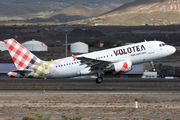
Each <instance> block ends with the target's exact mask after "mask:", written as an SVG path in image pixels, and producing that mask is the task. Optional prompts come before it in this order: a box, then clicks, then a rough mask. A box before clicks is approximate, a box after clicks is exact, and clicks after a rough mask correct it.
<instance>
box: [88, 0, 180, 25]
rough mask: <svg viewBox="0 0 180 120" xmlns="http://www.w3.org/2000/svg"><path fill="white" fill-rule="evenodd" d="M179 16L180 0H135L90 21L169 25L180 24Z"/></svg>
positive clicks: (110, 23) (114, 23) (95, 22)
mask: <svg viewBox="0 0 180 120" xmlns="http://www.w3.org/2000/svg"><path fill="white" fill-rule="evenodd" d="M179 16H180V0H148V1H145V0H135V1H133V2H130V3H127V4H125V5H122V6H120V7H118V8H116V9H114V10H112V11H110V12H108V13H106V14H103V15H101V16H98V17H94V18H91V20H89V21H91V24H95V25H145V24H149V25H167V24H180V17H179ZM92 21H93V22H92Z"/></svg>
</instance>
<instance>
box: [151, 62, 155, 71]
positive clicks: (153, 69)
mask: <svg viewBox="0 0 180 120" xmlns="http://www.w3.org/2000/svg"><path fill="white" fill-rule="evenodd" d="M150 64H151V67H152V71H153V72H156V69H155V68H154V63H153V61H150Z"/></svg>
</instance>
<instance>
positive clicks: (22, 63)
mask: <svg viewBox="0 0 180 120" xmlns="http://www.w3.org/2000/svg"><path fill="white" fill-rule="evenodd" d="M4 43H5V44H6V46H7V48H8V51H9V53H10V55H11V57H12V59H13V62H14V64H15V66H16V68H17V69H16V70H13V71H11V72H9V73H8V76H9V77H20V78H43V79H46V78H68V77H76V76H84V75H92V74H97V78H96V80H95V82H96V83H97V84H100V83H101V82H103V78H102V77H101V75H102V74H104V73H105V72H107V71H112V72H114V73H116V74H121V73H125V72H128V71H130V70H131V69H132V65H134V64H140V63H145V62H150V64H151V66H152V68H153V69H152V70H153V71H155V68H154V64H153V60H156V59H160V58H163V57H167V56H169V55H172V54H173V53H175V51H176V49H175V47H173V46H170V45H167V44H165V43H164V42H162V41H146V40H145V41H144V42H140V43H134V44H130V45H125V46H120V47H115V48H110V49H106V50H101V51H95V52H91V53H86V54H81V55H77V56H74V55H72V56H70V57H67V58H62V59H57V60H51V61H43V60H41V59H39V58H38V57H36V56H35V55H34V54H33V53H31V52H30V51H29V50H27V49H26V48H24V47H23V46H22V45H21V44H20V43H18V42H17V41H16V40H14V39H7V40H4Z"/></svg>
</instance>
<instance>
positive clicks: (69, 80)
mask: <svg viewBox="0 0 180 120" xmlns="http://www.w3.org/2000/svg"><path fill="white" fill-rule="evenodd" d="M95 79H96V78H62V79H35V78H0V82H24V81H31V82H95ZM103 82H105V83H106V82H180V79H179V78H175V79H165V78H104V80H103Z"/></svg>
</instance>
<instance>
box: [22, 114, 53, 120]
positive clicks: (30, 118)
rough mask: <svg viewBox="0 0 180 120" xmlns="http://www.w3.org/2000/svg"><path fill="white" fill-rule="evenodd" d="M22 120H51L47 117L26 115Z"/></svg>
mask: <svg viewBox="0 0 180 120" xmlns="http://www.w3.org/2000/svg"><path fill="white" fill-rule="evenodd" d="M22 120H50V117H46V116H44V115H42V114H38V113H36V114H33V115H25V116H24V117H23V118H22Z"/></svg>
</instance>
